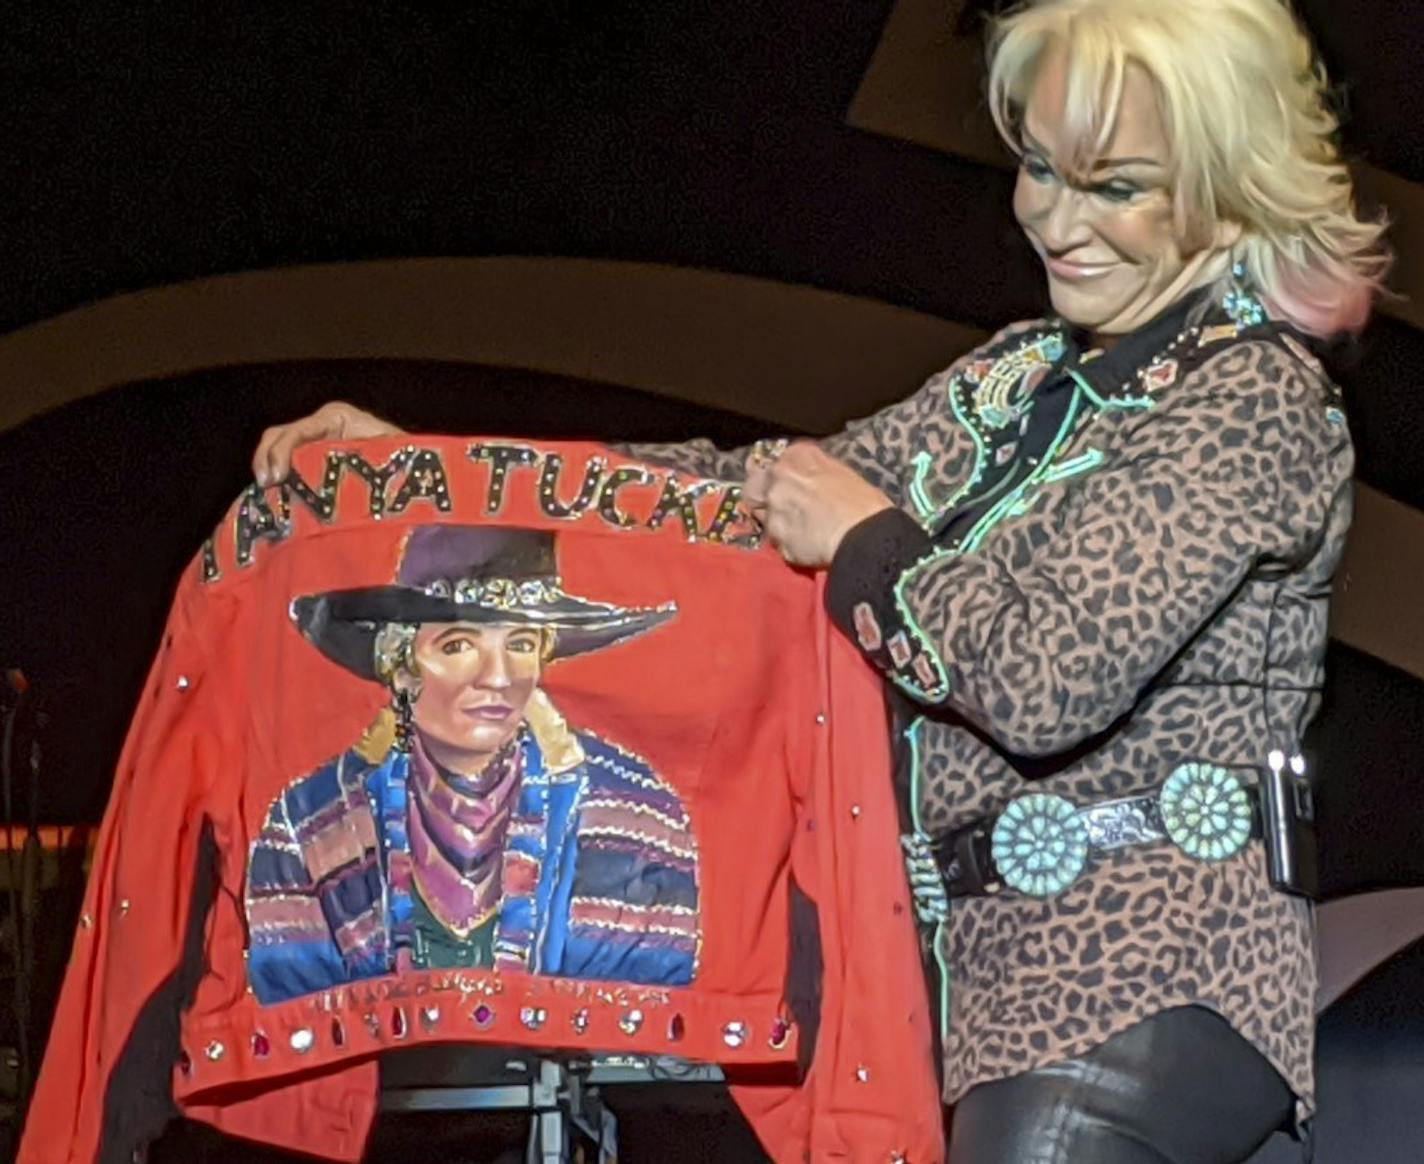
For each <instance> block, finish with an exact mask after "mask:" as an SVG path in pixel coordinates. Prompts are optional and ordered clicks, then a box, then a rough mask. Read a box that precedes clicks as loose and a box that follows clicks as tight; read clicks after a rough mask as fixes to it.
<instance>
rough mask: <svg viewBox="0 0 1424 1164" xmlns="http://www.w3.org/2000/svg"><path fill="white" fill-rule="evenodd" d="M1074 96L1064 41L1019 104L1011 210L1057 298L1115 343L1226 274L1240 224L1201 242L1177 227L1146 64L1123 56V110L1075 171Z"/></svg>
mask: <svg viewBox="0 0 1424 1164" xmlns="http://www.w3.org/2000/svg"><path fill="white" fill-rule="evenodd" d="M1067 96H1068V55H1067V50H1066V49H1064V48H1063V47H1062V46H1061V45H1055V46H1050V47H1049V48H1047V49H1045V50H1044V59H1043V62H1042V64H1041V65H1040V67H1039V70H1038V74H1037V76H1036V78H1035V81H1034V86H1033V91H1032V93H1031V94H1030V95H1029V100H1028V105H1027V107H1026V109H1025V111H1024V114H1025V115H1024V122H1023V132H1022V137H1023V147H1024V152H1023V157H1022V160H1021V163H1020V167H1019V177H1018V183H1017V185H1016V186H1015V188H1014V213H1015V215H1016V216H1017V217H1018V220H1019V225H1020V226H1022V227H1023V229H1024V233H1025V234H1027V235H1028V239H1029V242H1030V243H1032V244H1033V248H1034V249H1035V250H1036V251H1037V252H1038V254H1039V257H1040V258H1041V259H1042V260H1043V265H1044V268H1045V270H1046V271H1047V273H1048V288H1049V294H1050V296H1051V298H1052V300H1053V309H1054V310H1055V311H1057V312H1058V313H1059V314H1060V315H1061V316H1063V318H1064V319H1066V320H1068V321H1069V322H1070V323H1073V324H1077V325H1078V326H1080V327H1084V328H1087V329H1088V330H1089V331H1091V332H1093V333H1094V335H1095V336H1096V337H1097V338H1098V340H1099V342H1102V343H1110V342H1111V339H1112V337H1114V336H1119V335H1124V334H1126V333H1127V332H1130V331H1133V330H1134V329H1136V328H1138V327H1140V326H1142V325H1143V324H1144V323H1147V322H1149V321H1150V320H1152V319H1153V318H1154V317H1155V316H1157V315H1159V314H1160V313H1161V312H1162V311H1164V310H1165V309H1166V308H1168V307H1170V306H1171V305H1172V304H1173V303H1175V302H1176V301H1177V300H1178V299H1180V298H1182V296H1184V295H1186V294H1187V293H1188V292H1190V291H1192V290H1193V289H1194V288H1196V287H1199V286H1202V285H1203V284H1205V283H1207V282H1210V281H1211V280H1213V279H1215V278H1216V277H1217V276H1218V275H1219V274H1221V273H1222V272H1223V271H1224V270H1225V267H1226V265H1227V264H1229V262H1230V258H1229V246H1230V243H1231V242H1232V241H1234V232H1235V228H1234V227H1233V226H1232V225H1231V224H1229V223H1223V224H1222V225H1221V227H1220V229H1219V230H1218V232H1217V233H1218V237H1217V239H1215V240H1214V241H1212V243H1211V244H1210V245H1208V246H1206V247H1202V246H1199V245H1198V246H1195V247H1190V246H1189V244H1187V243H1186V242H1185V240H1184V239H1183V238H1182V237H1181V236H1180V234H1179V232H1178V230H1177V225H1176V222H1175V219H1174V216H1173V211H1172V191H1171V189H1170V185H1169V183H1170V172H1169V169H1168V166H1169V163H1170V160H1171V150H1170V145H1171V143H1170V142H1169V140H1168V137H1167V130H1166V126H1165V125H1164V123H1163V120H1162V112H1161V108H1160V106H1159V104H1158V101H1157V94H1156V91H1155V89H1154V88H1153V85H1152V81H1151V78H1150V77H1149V76H1148V74H1147V73H1146V72H1145V71H1144V70H1143V69H1142V68H1141V67H1140V66H1138V65H1135V64H1129V65H1128V66H1127V69H1126V72H1125V74H1124V78H1123V86H1122V100H1121V104H1120V107H1119V110H1118V116H1117V121H1116V123H1115V124H1114V126H1113V129H1112V134H1111V136H1110V137H1109V139H1108V141H1107V144H1106V148H1105V149H1104V151H1103V156H1102V157H1100V158H1098V159H1096V160H1095V161H1093V162H1092V163H1091V168H1090V169H1089V171H1088V173H1086V174H1074V173H1069V172H1068V160H1069V159H1070V158H1071V157H1072V156H1073V155H1072V146H1073V144H1074V143H1073V142H1072V141H1071V140H1070V135H1069V133H1068V130H1067V127H1066V126H1065V125H1064V123H1063V113H1062V111H1063V110H1064V108H1065V107H1066V104H1067Z"/></svg>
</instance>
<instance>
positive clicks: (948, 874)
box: [901, 752, 1314, 923]
mask: <svg viewBox="0 0 1424 1164" xmlns="http://www.w3.org/2000/svg"><path fill="white" fill-rule="evenodd" d="M1287 767H1289V771H1287ZM1304 771H1305V766H1304V761H1303V760H1302V759H1301V758H1300V757H1298V756H1297V757H1293V758H1292V760H1291V761H1290V764H1289V766H1288V765H1287V763H1286V760H1285V757H1284V755H1283V754H1282V753H1276V752H1273V753H1272V754H1271V757H1270V759H1269V761H1268V765H1267V768H1266V769H1265V771H1262V770H1261V769H1257V768H1228V767H1224V766H1221V765H1215V764H1209V763H1190V764H1183V765H1180V766H1179V767H1178V768H1177V769H1175V770H1174V771H1173V773H1172V774H1171V776H1169V777H1168V778H1167V780H1166V781H1165V782H1164V784H1163V786H1162V788H1161V789H1159V790H1158V791H1157V792H1152V793H1146V794H1143V795H1139V796H1126V797H1121V798H1118V799H1114V800H1108V801H1102V802H1100V803H1097V804H1092V805H1088V806H1086V807H1082V808H1080V807H1077V806H1075V805H1074V804H1072V803H1071V802H1070V801H1068V800H1067V799H1066V798H1064V797H1060V796H1055V795H1052V794H1048V793H1041V792H1029V793H1026V794H1025V795H1023V796H1019V797H1016V798H1014V800H1012V801H1010V802H1009V805H1008V806H1007V807H1006V808H1005V809H1004V811H1003V812H1001V813H998V814H996V815H994V816H992V817H986V818H983V819H982V820H978V821H974V822H972V823H970V824H968V825H965V826H963V827H962V828H959V829H955V830H953V831H952V832H949V833H946V834H944V835H943V836H940V837H929V836H927V835H925V834H923V833H918V832H908V833H906V834H904V835H902V837H901V845H902V847H903V848H904V851H905V857H906V867H907V871H908V874H909V879H910V888H911V890H912V893H913V896H914V898H915V905H916V910H917V912H918V913H919V915H920V919H921V921H923V922H926V923H936V922H939V921H943V920H944V918H945V916H947V914H948V911H949V906H950V902H951V901H952V900H954V899H955V898H966V897H981V896H987V895H992V894H997V893H1000V892H1003V891H1005V890H1017V891H1020V892H1023V893H1026V894H1028V895H1029V896H1035V897H1043V898H1047V897H1053V896H1057V895H1058V894H1059V893H1062V892H1063V891H1064V890H1066V889H1067V888H1068V887H1069V886H1070V885H1071V884H1072V883H1073V882H1074V881H1075V880H1076V879H1077V877H1078V876H1079V875H1080V874H1081V873H1082V872H1083V871H1084V870H1085V868H1086V867H1087V864H1088V861H1089V858H1090V857H1093V856H1097V855H1101V854H1104V853H1110V852H1113V851H1115V850H1117V849H1124V848H1129V847H1132V846H1136V845H1147V844H1157V843H1163V842H1170V843H1173V844H1176V845H1177V847H1179V848H1181V849H1182V850H1183V851H1184V852H1186V853H1187V854H1188V855H1189V856H1192V857H1196V858H1198V859H1201V860H1204V861H1212V860H1224V859H1225V858H1227V857H1231V856H1234V855H1235V854H1236V853H1238V852H1240V851H1241V849H1243V848H1244V847H1245V846H1246V844H1247V843H1249V842H1250V841H1252V840H1258V839H1262V838H1264V839H1265V840H1266V842H1267V852H1268V857H1269V858H1270V860H1269V865H1270V872H1271V881H1272V883H1273V884H1274V885H1276V887H1277V888H1280V889H1283V890H1286V891H1288V892H1293V893H1300V894H1303V895H1306V896H1312V895H1313V888H1314V887H1313V884H1312V882H1313V879H1314V831H1313V820H1314V808H1313V804H1312V802H1311V795H1310V785H1309V784H1308V783H1307V782H1306V781H1305V779H1304Z"/></svg>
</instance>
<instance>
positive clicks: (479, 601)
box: [292, 525, 677, 679]
mask: <svg viewBox="0 0 1424 1164" xmlns="http://www.w3.org/2000/svg"><path fill="white" fill-rule="evenodd" d="M676 613H677V608H676V606H674V605H673V604H672V603H668V604H667V605H665V606H662V607H657V608H649V607H624V606H614V605H612V604H610V603H607V602H596V601H594V600H593V599H589V598H580V597H578V596H577V595H573V594H568V593H566V592H565V591H564V589H563V587H562V585H561V584H560V581H559V572H558V563H557V561H556V559H555V555H554V535H553V534H552V533H546V532H543V531H541V530H529V529H501V528H498V527H494V526H475V525H427V526H419V527H417V528H416V529H415V530H413V531H412V532H411V534H410V537H409V538H407V539H406V544H405V549H404V552H403V553H402V555H401V562H400V568H399V569H398V570H397V572H396V580H395V584H394V585H392V586H368V587H364V588H362V589H359V590H330V591H327V592H326V593H324V594H310V595H306V596H304V597H301V598H298V599H296V600H295V601H293V603H292V619H293V621H294V622H295V623H296V624H297V628H298V629H299V630H300V631H301V632H302V635H303V636H304V637H305V638H306V639H307V640H308V641H309V642H311V643H312V644H313V645H314V646H315V647H316V648H317V649H318V650H320V651H321V653H322V654H324V655H325V656H326V657H327V658H329V659H331V660H332V661H333V662H336V663H340V664H341V666H343V667H345V668H346V669H347V670H348V671H354V672H355V673H356V674H357V675H360V676H361V677H362V678H365V679H378V678H379V675H378V671H377V664H376V636H377V634H378V633H379V632H380V629H381V627H382V626H384V625H385V624H387V623H393V622H395V623H422V622H466V623H482V622H483V623H499V624H501V625H506V626H507V625H510V624H513V625H516V626H534V627H548V628H551V629H553V630H554V631H556V632H557V634H556V635H555V642H554V649H553V653H552V654H551V656H550V658H552V659H566V658H568V657H569V656H571V655H582V654H586V653H588V652H589V651H597V650H600V649H602V648H603V647H611V646H612V645H613V644H615V643H620V642H622V641H623V640H624V639H630V638H633V637H634V636H635V635H640V634H643V633H645V632H646V631H650V630H652V629H653V628H654V627H656V626H659V625H660V624H662V623H664V622H666V621H667V620H668V619H670V618H672V617H673V615H675V614H676Z"/></svg>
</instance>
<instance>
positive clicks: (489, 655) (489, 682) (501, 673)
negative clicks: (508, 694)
mask: <svg viewBox="0 0 1424 1164" xmlns="http://www.w3.org/2000/svg"><path fill="white" fill-rule="evenodd" d="M483 655H484V657H483V658H482V659H481V660H480V670H479V674H478V675H476V676H475V683H476V685H477V686H480V687H497V688H503V687H508V686H509V683H510V678H509V653H508V652H507V651H505V650H504V649H503V648H502V647H495V648H494V649H493V650H487V651H484V652H483Z"/></svg>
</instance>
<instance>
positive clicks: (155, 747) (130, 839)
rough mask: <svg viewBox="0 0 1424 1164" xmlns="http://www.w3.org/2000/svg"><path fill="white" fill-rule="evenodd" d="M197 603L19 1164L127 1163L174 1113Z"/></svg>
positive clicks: (128, 759) (102, 882)
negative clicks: (173, 1100)
mask: <svg viewBox="0 0 1424 1164" xmlns="http://www.w3.org/2000/svg"><path fill="white" fill-rule="evenodd" d="M193 576H194V571H192V570H190V571H189V572H188V574H187V575H186V577H187V578H188V579H192V578H193ZM197 597H198V596H197V595H196V594H195V593H194V592H193V588H192V586H191V585H189V586H188V587H187V588H186V589H180V593H179V596H178V599H177V602H176V603H175V606H174V609H173V612H172V614H171V616H170V618H169V621H168V626H167V629H166V631H165V634H164V638H163V645H162V647H161V649H160V652H159V655H158V658H157V660H156V662H155V663H154V665H153V667H152V670H151V672H150V674H149V676H148V679H147V682H146V683H145V686H144V689H143V693H142V696H141V698H140V700H139V705H138V709H137V712H136V714H135V716H134V719H133V722H132V726H131V728H130V731H129V735H128V738H127V741H126V743H125V745H124V749H123V752H122V755H121V757H120V761H119V768H118V772H117V775H116V778H115V782H114V788H113V792H112V794H111V796H110V800H109V805H108V808H107V809H106V811H105V814H104V820H103V823H102V825H101V827H100V830H99V837H98V842H97V847H96V850H95V854H94V865H93V869H92V872H91V874H90V877H89V884H88V887H87V889H86V891H85V895H84V905H83V912H82V914H81V917H80V922H79V928H78V930H77V932H76V934H75V938H74V946H73V950H72V952H71V954H70V960H69V964H68V967H67V969H66V971H65V977H64V983H63V987H62V989H61V993H60V998H59V1004H58V1008H57V1011H56V1014H55V1019H54V1024H53V1027H52V1030H51V1033H50V1038H49V1043H48V1047H47V1050H46V1053H45V1059H44V1064H43V1066H42V1068H41V1070H40V1075H39V1079H38V1083H37V1086H36V1089H35V1094H34V1097H33V1100H32V1102H31V1104H30V1109H29V1115H28V1119H27V1121H26V1125H25V1132H24V1136H23V1138H22V1140H21V1143H20V1150H19V1155H18V1157H17V1160H18V1162H19V1164H93V1162H94V1161H99V1160H103V1161H109V1160H124V1161H127V1160H130V1159H132V1158H133V1157H134V1154H135V1151H136V1149H138V1148H139V1147H141V1145H142V1144H143V1143H144V1142H145V1141H146V1140H147V1139H149V1138H151V1137H152V1136H155V1135H157V1134H158V1132H159V1131H161V1130H162V1127H163V1124H164V1122H166V1120H167V1119H168V1118H169V1116H170V1115H171V1114H172V1110H173V1108H172V1100H171V1072H172V1069H173V1065H174V1063H173V1059H174V1057H176V1055H177V1050H178V1032H177V1023H178V1013H179V1008H180V1006H181V1004H182V1000H181V998H180V997H179V995H181V994H182V992H183V990H184V989H185V987H184V985H183V982H184V979H185V977H186V975H185V974H184V972H183V955H184V946H185V939H186V938H187V937H188V936H189V933H190V929H189V923H190V916H189V915H190V909H191V908H192V907H193V906H194V905H195V901H194V893H195V891H194V885H195V881H196V880H198V879H196V878H195V875H194V873H195V869H196V868H197V865H198V860H199V851H200V848H206V849H208V850H211V842H210V841H206V840H204V839H203V838H204V831H205V824H204V822H205V803H204V801H205V793H206V789H207V786H208V781H209V779H210V777H211V776H212V774H213V773H214V772H215V771H216V768H217V758H218V756H219V755H220V754H221V752H220V749H219V745H218V743H217V741H216V739H215V738H214V735H213V731H212V728H211V724H212V716H211V712H209V711H206V710H205V708H206V707H207V705H208V698H209V694H210V693H208V692H206V691H205V690H204V688H205V678H206V677H205V673H204V672H205V668H204V666H203V662H202V652H201V650H200V647H199V644H198V642H197V634H196V630H195V626H194V620H193V617H192V609H191V608H192V606H193V605H194V601H195V599H196V598H197ZM196 905H197V908H199V909H200V910H205V909H206V905H207V903H206V902H202V901H200V902H197V903H196ZM140 1032H141V1033H140ZM140 1043H142V1044H143V1045H142V1046H140V1045H139V1044H140ZM140 1068H143V1069H140Z"/></svg>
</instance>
